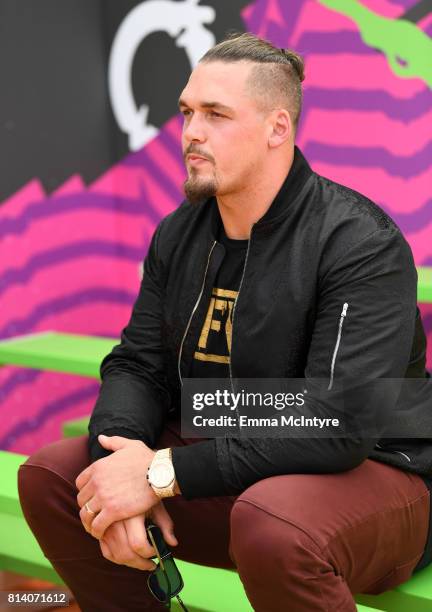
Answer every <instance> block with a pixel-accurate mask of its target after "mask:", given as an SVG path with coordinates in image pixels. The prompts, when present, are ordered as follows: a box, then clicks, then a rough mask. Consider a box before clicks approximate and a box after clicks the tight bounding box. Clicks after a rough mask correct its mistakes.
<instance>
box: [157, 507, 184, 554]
mask: <svg viewBox="0 0 432 612" xmlns="http://www.w3.org/2000/svg"><path fill="white" fill-rule="evenodd" d="M153 521H154V522H155V523H156V525H157V526H158V527H159V528H160V530H161V531H162V535H163V538H164V540H165V542H166V543H167V544H169V545H170V546H177V545H178V540H177V538H176V537H175V534H174V523H173V521H172V518H171V517H170V515H169V514H168V512H167V510H166V508H165V506H164V505H163V503H162V501H161V502H159V503H158V504H157V505H156V506H154V507H153Z"/></svg>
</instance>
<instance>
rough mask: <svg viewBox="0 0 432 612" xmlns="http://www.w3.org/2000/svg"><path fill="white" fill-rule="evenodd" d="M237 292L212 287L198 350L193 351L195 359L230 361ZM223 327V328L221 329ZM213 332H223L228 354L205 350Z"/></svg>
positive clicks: (216, 361)
mask: <svg viewBox="0 0 432 612" xmlns="http://www.w3.org/2000/svg"><path fill="white" fill-rule="evenodd" d="M237 293H238V291H231V290H229V289H219V288H217V287H214V288H213V291H212V297H211V299H210V304H209V307H208V311H207V316H206V318H205V321H204V325H203V328H202V330H201V336H200V339H199V341H198V350H196V351H195V355H194V357H195V359H199V360H200V361H213V362H214V363H229V362H230V355H231V332H232V309H233V306H234V301H235V299H236V297H237ZM223 327H224V328H225V329H223ZM214 332H216V333H218V334H222V333H224V332H225V336H226V346H227V349H228V355H214V354H212V353H207V352H206V349H207V344H208V340H209V334H210V333H214Z"/></svg>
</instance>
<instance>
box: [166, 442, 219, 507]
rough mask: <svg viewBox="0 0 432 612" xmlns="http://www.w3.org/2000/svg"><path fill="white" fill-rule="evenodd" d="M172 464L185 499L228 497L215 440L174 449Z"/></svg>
mask: <svg viewBox="0 0 432 612" xmlns="http://www.w3.org/2000/svg"><path fill="white" fill-rule="evenodd" d="M172 462H173V466H174V472H175V476H176V480H177V482H178V485H179V487H180V491H181V492H182V495H183V497H185V498H186V499H194V498H196V497H213V496H217V495H227V493H226V490H225V485H224V482H223V480H222V474H221V471H220V469H219V465H218V462H217V454H216V444H215V440H204V441H203V442H196V443H195V444H190V445H189V446H174V447H172Z"/></svg>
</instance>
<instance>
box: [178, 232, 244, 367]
mask: <svg viewBox="0 0 432 612" xmlns="http://www.w3.org/2000/svg"><path fill="white" fill-rule="evenodd" d="M219 242H221V243H222V244H223V245H224V247H225V250H226V254H225V257H224V259H223V262H222V264H221V267H220V268H219V272H218V274H217V277H216V279H215V286H214V287H213V290H212V295H211V298H210V302H209V306H208V309H207V316H206V318H205V321H204V325H203V327H202V330H201V334H200V338H199V340H198V346H197V347H196V349H195V353H194V358H193V362H192V368H191V373H190V376H191V377H192V378H228V377H229V362H230V354H231V330H232V309H233V306H234V301H235V299H236V296H237V293H238V289H239V286H240V280H241V276H242V273H243V267H244V262H245V257H246V251H247V246H248V242H249V241H248V240H235V239H233V238H228V236H227V235H226V234H225V231H224V229H223V226H222V228H221V232H220V235H219Z"/></svg>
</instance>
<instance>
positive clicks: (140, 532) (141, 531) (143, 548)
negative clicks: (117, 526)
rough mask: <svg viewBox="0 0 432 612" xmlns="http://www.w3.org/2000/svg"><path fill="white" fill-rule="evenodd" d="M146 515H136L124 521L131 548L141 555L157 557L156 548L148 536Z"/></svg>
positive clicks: (148, 557) (147, 557)
mask: <svg viewBox="0 0 432 612" xmlns="http://www.w3.org/2000/svg"><path fill="white" fill-rule="evenodd" d="M144 519H145V517H144V516H143V515H142V516H134V517H132V518H129V519H126V520H125V521H124V525H125V529H126V534H127V539H128V542H129V546H130V547H131V549H132V550H133V551H134V552H135V553H136V554H137V555H140V556H141V557H145V558H146V559H150V557H156V550H155V548H154V546H152V545H151V544H150V542H149V540H148V538H147V531H146V526H145V521H144Z"/></svg>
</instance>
